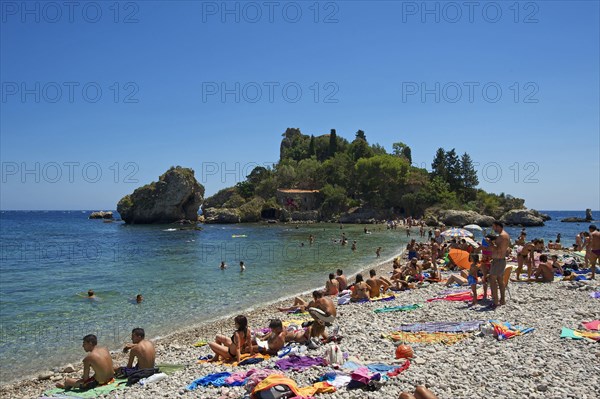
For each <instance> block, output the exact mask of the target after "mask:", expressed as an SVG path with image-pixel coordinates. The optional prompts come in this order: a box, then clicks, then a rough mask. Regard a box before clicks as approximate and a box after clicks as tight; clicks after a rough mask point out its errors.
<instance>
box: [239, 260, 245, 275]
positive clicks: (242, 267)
mask: <svg viewBox="0 0 600 399" xmlns="http://www.w3.org/2000/svg"><path fill="white" fill-rule="evenodd" d="M244 270H246V265H244V261H243V260H241V261H240V272H243V271H244Z"/></svg>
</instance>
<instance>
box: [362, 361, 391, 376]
mask: <svg viewBox="0 0 600 399" xmlns="http://www.w3.org/2000/svg"><path fill="white" fill-rule="evenodd" d="M366 366H367V368H368V369H369V371H370V372H372V373H381V374H385V373H387V372H388V371H392V370H395V369H397V368H398V366H390V365H389V364H383V363H372V364H367V365H366Z"/></svg>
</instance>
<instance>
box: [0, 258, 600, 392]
mask: <svg viewBox="0 0 600 399" xmlns="http://www.w3.org/2000/svg"><path fill="white" fill-rule="evenodd" d="M400 248H401V247H400ZM558 253H565V252H561V251H558ZM405 255H406V250H405V249H402V250H401V252H399V253H396V254H394V255H393V256H391V257H386V258H384V259H382V260H381V261H379V262H377V263H370V264H365V265H364V266H365V267H362V268H360V269H359V270H358V271H357V272H356V273H360V272H363V273H364V272H367V273H368V270H369V269H371V268H374V269H375V270H377V273H378V274H380V275H383V276H386V277H387V276H388V272H389V271H390V270H391V266H390V262H391V260H392V259H393V258H395V257H396V256H401V257H402V258H404V257H405ZM509 263H510V262H509ZM510 264H512V263H510ZM356 273H354V274H352V275H347V276H348V280H349V281H350V280H351V279H352V276H354V275H355V274H356ZM444 274H445V275H447V274H448V273H444ZM316 288H321V287H316ZM462 289H468V288H467V287H463V288H462ZM446 290H448V288H447V287H446V286H445V285H444V284H431V285H429V286H428V287H425V288H421V289H415V290H410V291H404V292H399V293H397V296H396V300H395V301H394V302H393V303H385V302H370V303H364V304H350V305H344V306H338V307H337V308H338V320H337V323H339V326H340V333H341V334H342V335H343V336H344V339H343V340H342V342H341V344H340V347H341V349H342V350H343V351H344V352H347V353H349V354H350V355H351V356H357V357H358V358H359V359H360V360H370V361H376V362H382V363H386V364H397V361H396V360H395V359H394V348H395V345H394V344H393V343H392V342H391V341H389V340H384V339H382V338H381V335H382V334H385V333H389V332H390V331H391V330H393V329H394V327H395V326H398V325H400V324H406V323H411V322H415V323H416V322H428V321H468V320H488V319H498V320H501V321H507V322H510V323H513V324H518V325H523V326H526V327H534V328H535V331H534V332H533V333H530V334H527V335H524V336H520V337H516V338H514V339H511V340H508V341H497V340H496V339H494V338H492V337H489V336H487V337H481V336H471V337H469V338H467V339H465V340H463V341H461V342H459V343H458V344H456V345H452V346H447V345H440V344H437V345H426V344H419V343H417V344H409V345H410V346H412V347H413V349H414V351H415V358H414V359H413V361H412V363H411V366H410V368H409V369H408V370H406V371H405V372H403V373H402V374H400V375H398V376H397V377H395V378H392V379H390V380H388V381H387V383H386V384H385V385H384V387H382V388H381V391H380V392H378V393H376V395H378V397H383V398H388V397H389V398H397V397H398V395H399V393H400V392H402V391H412V390H413V389H414V386H415V385H417V384H424V385H427V386H428V387H429V388H430V389H431V390H432V391H433V392H434V393H435V394H437V395H438V397H439V399H474V398H481V399H483V398H487V397H497V398H507V399H509V398H510V399H512V398H514V397H530V398H538V399H542V398H546V397H552V398H554V397H557V398H558V397H577V398H588V399H591V398H592V397H595V396H594V392H596V390H597V387H598V386H600V367H599V366H598V361H599V359H600V347H598V345H597V343H593V342H592V343H590V342H586V341H572V340H567V339H561V338H560V331H561V330H560V328H561V326H563V327H567V328H573V329H577V328H579V325H580V323H581V322H584V321H591V320H594V319H600V307H599V306H598V300H597V299H593V298H591V297H590V296H589V293H590V292H592V290H596V291H598V290H600V281H598V280H596V281H581V282H579V281H572V282H571V281H568V282H563V281H555V282H553V283H550V284H535V283H510V286H509V293H508V294H507V302H508V303H507V305H505V306H501V307H500V308H498V309H497V310H495V311H493V312H489V311H484V309H474V308H471V309H469V308H467V307H465V306H464V303H462V302H445V301H436V302H426V300H427V299H428V298H432V297H435V296H437V295H439V293H440V292H442V291H446ZM310 292H312V290H306V291H302V292H300V293H299V294H291V295H287V296H285V297H280V298H278V299H275V300H273V301H270V302H268V303H263V304H260V305H257V306H255V307H249V308H247V309H246V310H245V311H244V312H234V313H231V314H227V315H221V316H219V317H217V318H215V319H213V320H210V321H207V322H206V323H202V324H194V325H190V326H186V327H184V328H182V329H178V330H177V331H173V332H171V333H169V334H168V335H166V336H163V337H158V338H157V339H155V340H153V341H154V343H155V345H156V351H157V364H158V365H160V364H179V365H182V366H183V369H181V370H179V371H177V372H176V373H174V374H173V375H169V376H168V378H166V379H165V380H163V381H160V382H158V383H155V384H149V385H147V386H143V387H142V386H139V385H134V386H132V387H129V388H127V394H126V396H125V397H127V398H128V399H143V398H148V397H170V398H205V399H209V398H210V399H216V398H219V399H234V398H242V397H243V396H244V392H245V391H244V389H243V387H232V388H215V387H212V386H211V387H202V388H198V389H196V390H194V391H187V390H186V389H185V388H186V386H187V385H188V384H189V383H191V382H192V381H194V380H195V379H196V378H199V377H201V376H205V375H208V374H212V373H215V372H223V371H229V372H234V371H246V370H248V369H249V368H253V367H255V366H239V367H236V368H235V369H233V368H232V367H231V366H230V365H213V364H197V363H196V359H197V358H198V357H199V356H205V355H207V354H210V353H212V351H211V350H210V349H209V348H208V347H207V346H203V347H194V346H193V344H194V343H195V342H197V341H199V340H207V341H209V342H210V341H212V340H213V339H214V336H215V335H216V334H226V335H227V334H229V333H231V331H232V330H233V322H232V318H233V316H234V315H235V314H240V313H243V314H245V315H246V316H247V317H248V320H249V326H250V328H252V329H253V330H255V329H258V328H261V327H264V326H266V325H267V324H268V321H269V319H271V318H274V317H279V318H281V319H282V320H284V321H285V320H290V319H294V318H298V316H297V315H294V314H286V313H282V312H278V311H277V310H276V309H275V308H276V306H278V305H280V304H285V305H287V304H289V302H290V299H291V298H292V297H294V296H298V295H300V296H309V295H310ZM558 298H560V299H558ZM413 303H419V304H423V308H421V309H418V310H416V311H413V312H401V313H382V314H376V313H374V312H373V310H374V309H376V308H381V307H383V306H396V305H405V304H413ZM324 349H325V348H324V346H321V347H319V348H318V349H317V350H314V351H310V352H309V355H310V356H323V352H324ZM111 354H112V357H113V362H114V366H120V365H124V364H125V363H126V361H127V359H126V356H125V355H123V354H122V353H120V352H119V351H114V352H112V353H111ZM82 357H83V354H82ZM483 361H486V370H487V371H486V374H489V373H491V375H495V377H494V380H493V381H489V382H488V380H489V378H487V377H485V376H484V375H482V373H480V371H482V369H481V366H482V364H483V363H482V362H483ZM263 364H264V365H260V366H258V367H259V368H264V367H265V366H267V367H269V366H268V365H272V360H271V361H267V362H264V363H263ZM74 366H75V369H76V370H75V372H74V373H70V374H64V373H60V374H57V375H58V376H60V379H62V378H64V377H65V376H68V377H75V378H79V377H80V376H81V370H82V367H81V365H80V364H74ZM440 366H442V367H440ZM271 367H272V366H271ZM326 370H327V369H326V368H311V369H309V370H307V371H305V372H304V373H299V372H290V371H286V372H285V373H284V374H285V375H286V376H288V377H289V378H292V379H293V380H294V381H296V382H297V383H298V386H306V385H310V384H311V383H312V382H311V381H314V380H315V379H316V378H319V376H321V375H322V374H323V373H325V372H326ZM556 370H561V373H562V374H561V376H562V377H561V378H560V379H557V378H555V377H554V375H555V373H554V372H555V371H556ZM581 375H585V376H586V378H584V379H581V378H580V376H581ZM54 383H55V382H54V381H52V382H51V381H49V380H45V381H38V380H37V378H36V376H35V375H33V376H31V375H30V376H28V377H24V378H22V379H19V380H17V381H12V382H10V383H7V384H3V385H2V386H0V396H2V397H7V398H11V399H13V398H14V399H19V398H32V397H33V398H37V397H39V396H41V395H42V394H43V392H44V391H46V390H47V389H50V388H52V387H53V386H54ZM355 392H356V393H355ZM572 392H574V393H572ZM568 393H570V394H568ZM357 395H358V396H357ZM101 397H103V398H114V397H115V396H114V394H111V395H105V396H101ZM318 397H323V398H326V397H329V398H331V399H343V398H356V399H358V398H365V397H367V394H366V393H364V392H362V391H360V390H359V391H346V389H345V388H341V389H340V391H339V392H337V393H333V394H331V395H327V396H318ZM369 397H371V396H369Z"/></svg>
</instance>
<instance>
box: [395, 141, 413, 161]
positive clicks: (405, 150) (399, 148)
mask: <svg viewBox="0 0 600 399" xmlns="http://www.w3.org/2000/svg"><path fill="white" fill-rule="evenodd" d="M392 151H393V153H394V155H395V156H397V157H404V158H406V159H407V160H408V163H410V164H412V155H411V151H410V147H409V146H407V145H406V144H404V143H402V142H398V143H394V144H392Z"/></svg>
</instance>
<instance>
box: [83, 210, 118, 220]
mask: <svg viewBox="0 0 600 399" xmlns="http://www.w3.org/2000/svg"><path fill="white" fill-rule="evenodd" d="M112 218H113V213H112V212H110V211H108V212H105V211H96V212H92V213H91V214H90V216H89V217H88V219H112Z"/></svg>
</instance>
